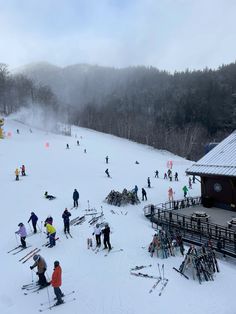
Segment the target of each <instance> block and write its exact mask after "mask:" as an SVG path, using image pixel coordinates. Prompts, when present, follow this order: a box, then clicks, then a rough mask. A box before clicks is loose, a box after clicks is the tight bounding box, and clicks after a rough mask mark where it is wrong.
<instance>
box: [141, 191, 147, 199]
mask: <svg viewBox="0 0 236 314" xmlns="http://www.w3.org/2000/svg"><path fill="white" fill-rule="evenodd" d="M144 199H145V201H147V192H146V191H145V189H144V188H142V201H144Z"/></svg>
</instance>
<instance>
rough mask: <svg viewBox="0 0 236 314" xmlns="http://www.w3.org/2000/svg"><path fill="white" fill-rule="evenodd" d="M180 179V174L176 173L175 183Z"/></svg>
mask: <svg viewBox="0 0 236 314" xmlns="http://www.w3.org/2000/svg"><path fill="white" fill-rule="evenodd" d="M178 177H179V175H178V172H176V173H175V181H179V178H178Z"/></svg>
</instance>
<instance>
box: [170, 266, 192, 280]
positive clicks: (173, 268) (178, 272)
mask: <svg viewBox="0 0 236 314" xmlns="http://www.w3.org/2000/svg"><path fill="white" fill-rule="evenodd" d="M173 269H174V270H176V271H177V272H178V273H179V274H180V275H182V276H184V277H185V278H186V279H189V277H188V276H186V275H185V274H184V273H182V272H181V271H180V270H178V269H177V268H175V267H173Z"/></svg>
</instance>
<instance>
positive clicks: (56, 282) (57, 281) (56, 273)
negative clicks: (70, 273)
mask: <svg viewBox="0 0 236 314" xmlns="http://www.w3.org/2000/svg"><path fill="white" fill-rule="evenodd" d="M61 273H62V270H61V266H60V263H59V262H58V261H55V262H54V270H53V274H52V280H51V284H52V287H53V289H54V293H55V295H56V298H57V302H56V303H55V305H60V304H62V303H64V301H63V300H62V298H63V297H64V294H63V293H62V292H61V289H60V287H61V282H62V280H61Z"/></svg>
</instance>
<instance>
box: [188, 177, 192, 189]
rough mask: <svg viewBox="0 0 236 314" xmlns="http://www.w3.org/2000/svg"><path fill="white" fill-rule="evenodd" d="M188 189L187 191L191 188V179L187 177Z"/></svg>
mask: <svg viewBox="0 0 236 314" xmlns="http://www.w3.org/2000/svg"><path fill="white" fill-rule="evenodd" d="M188 187H189V189H191V188H192V179H191V177H189V179H188Z"/></svg>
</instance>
